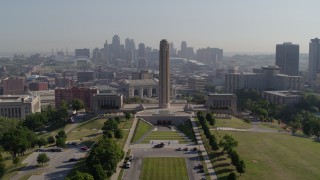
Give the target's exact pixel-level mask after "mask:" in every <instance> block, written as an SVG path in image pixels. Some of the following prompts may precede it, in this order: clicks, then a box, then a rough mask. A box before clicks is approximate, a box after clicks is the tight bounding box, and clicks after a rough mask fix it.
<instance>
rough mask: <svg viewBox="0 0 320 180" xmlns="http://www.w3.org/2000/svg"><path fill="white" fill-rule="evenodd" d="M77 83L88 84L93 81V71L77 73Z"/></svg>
mask: <svg viewBox="0 0 320 180" xmlns="http://www.w3.org/2000/svg"><path fill="white" fill-rule="evenodd" d="M77 79H78V82H89V81H94V80H95V74H94V72H93V71H81V72H77Z"/></svg>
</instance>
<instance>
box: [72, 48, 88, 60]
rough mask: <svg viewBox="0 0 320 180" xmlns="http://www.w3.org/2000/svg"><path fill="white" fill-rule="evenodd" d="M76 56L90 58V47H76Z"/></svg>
mask: <svg viewBox="0 0 320 180" xmlns="http://www.w3.org/2000/svg"><path fill="white" fill-rule="evenodd" d="M75 56H76V58H90V50H89V49H86V48H84V49H76V50H75Z"/></svg>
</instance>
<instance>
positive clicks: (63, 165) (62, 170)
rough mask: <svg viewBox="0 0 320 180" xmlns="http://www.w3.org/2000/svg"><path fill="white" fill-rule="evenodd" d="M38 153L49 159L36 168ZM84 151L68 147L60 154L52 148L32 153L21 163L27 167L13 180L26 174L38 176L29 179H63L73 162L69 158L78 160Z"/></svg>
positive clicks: (79, 148) (78, 147)
mask: <svg viewBox="0 0 320 180" xmlns="http://www.w3.org/2000/svg"><path fill="white" fill-rule="evenodd" d="M40 153H46V154H47V156H48V157H49V158H50V161H49V162H48V163H47V164H48V165H47V166H45V167H36V165H37V164H38V163H37V157H38V155H39V154H40ZM85 153H86V151H83V150H81V146H73V145H68V147H67V148H66V149H63V150H62V151H61V152H58V151H55V152H53V151H52V147H50V148H45V149H43V150H41V151H40V152H33V153H32V154H31V155H29V156H28V157H27V158H26V159H25V160H24V161H23V162H22V163H26V164H27V165H26V166H25V167H24V168H23V169H22V170H21V171H20V172H19V173H18V175H16V176H15V177H13V179H20V178H21V177H23V176H25V175H28V174H34V173H37V174H40V173H42V174H41V175H34V176H31V177H30V178H29V179H63V178H65V176H66V175H67V174H68V173H69V171H70V170H71V169H72V167H73V165H74V164H75V163H76V162H75V161H69V160H70V159H71V158H74V159H79V158H82V157H84V156H85Z"/></svg>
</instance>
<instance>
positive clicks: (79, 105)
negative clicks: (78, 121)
mask: <svg viewBox="0 0 320 180" xmlns="http://www.w3.org/2000/svg"><path fill="white" fill-rule="evenodd" d="M83 108H84V102H83V100H81V99H73V101H72V109H74V110H76V111H78V110H80V109H83Z"/></svg>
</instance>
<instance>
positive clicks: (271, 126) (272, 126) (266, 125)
mask: <svg viewBox="0 0 320 180" xmlns="http://www.w3.org/2000/svg"><path fill="white" fill-rule="evenodd" d="M258 126H259V127H261V128H266V129H274V130H277V131H279V132H283V131H284V129H283V128H282V127H280V125H279V124H278V123H276V122H274V123H265V122H263V123H261V124H258Z"/></svg>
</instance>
